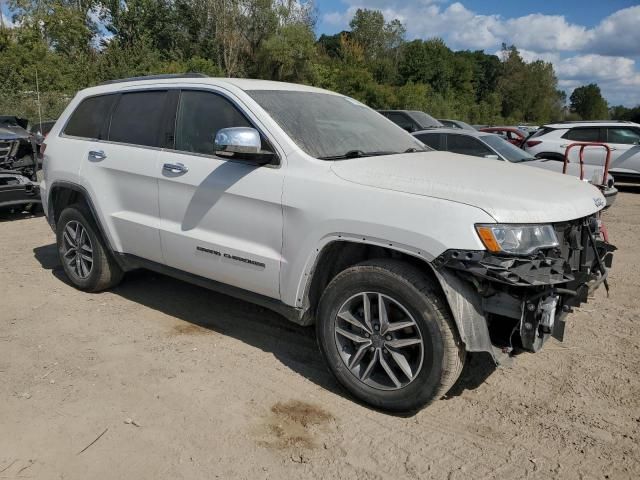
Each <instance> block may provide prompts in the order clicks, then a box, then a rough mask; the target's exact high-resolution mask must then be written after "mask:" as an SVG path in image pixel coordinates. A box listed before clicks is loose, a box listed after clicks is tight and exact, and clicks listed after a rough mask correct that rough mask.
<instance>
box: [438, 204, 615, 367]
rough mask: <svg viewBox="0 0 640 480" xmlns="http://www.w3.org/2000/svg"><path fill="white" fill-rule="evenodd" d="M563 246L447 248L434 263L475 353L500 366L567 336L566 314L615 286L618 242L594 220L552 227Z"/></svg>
mask: <svg viewBox="0 0 640 480" xmlns="http://www.w3.org/2000/svg"><path fill="white" fill-rule="evenodd" d="M553 227H554V229H555V232H556V235H557V238H558V240H559V245H558V246H557V247H553V248H548V249H543V250H539V251H537V252H535V253H534V254H531V255H528V256H511V255H505V254H502V255H500V254H495V253H490V252H488V251H468V250H447V251H446V252H444V253H443V254H442V255H440V256H439V257H438V258H436V259H435V260H434V262H433V266H434V267H435V271H436V275H437V276H438V277H439V279H440V283H441V284H442V286H443V289H444V292H445V294H446V296H447V299H448V301H449V304H450V306H451V309H452V312H453V314H454V317H455V319H456V322H457V324H458V329H459V331H460V336H461V338H462V341H463V342H464V343H465V345H466V348H467V350H468V351H487V352H489V353H491V354H492V356H493V358H494V359H495V360H496V362H497V363H503V361H504V360H505V359H506V357H508V356H509V355H510V354H511V353H512V352H517V351H522V350H524V351H529V352H537V351H539V350H540V348H542V345H543V344H544V342H545V341H546V340H547V339H548V338H549V337H554V338H556V339H558V340H560V341H562V340H563V338H564V327H565V321H566V318H567V315H568V314H569V313H570V312H571V311H572V308H573V307H577V306H579V305H580V304H582V303H584V302H586V301H587V299H588V296H589V294H590V293H591V292H593V291H594V290H595V289H596V288H598V287H599V286H601V285H603V286H604V287H605V288H606V289H607V291H608V288H609V287H608V284H607V275H608V272H609V268H610V267H611V262H612V259H613V251H615V249H616V248H615V247H614V246H613V245H611V244H609V243H608V242H606V241H605V240H604V235H603V234H602V232H601V228H600V222H599V220H598V219H597V218H596V217H595V216H592V217H587V218H583V219H578V220H575V221H570V222H564V223H558V224H554V225H553Z"/></svg>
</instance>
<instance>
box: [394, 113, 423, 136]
mask: <svg viewBox="0 0 640 480" xmlns="http://www.w3.org/2000/svg"><path fill="white" fill-rule="evenodd" d="M387 118H388V119H389V120H391V121H392V122H393V123H395V124H396V125H398V126H400V127H402V128H404V129H405V130H409V131H410V132H413V131H414V130H415V129H416V124H415V122H414V121H413V120H411V119H410V118H409V117H407V116H406V115H403V114H401V113H389V114H387Z"/></svg>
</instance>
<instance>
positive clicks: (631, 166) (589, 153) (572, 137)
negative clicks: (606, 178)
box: [523, 120, 640, 181]
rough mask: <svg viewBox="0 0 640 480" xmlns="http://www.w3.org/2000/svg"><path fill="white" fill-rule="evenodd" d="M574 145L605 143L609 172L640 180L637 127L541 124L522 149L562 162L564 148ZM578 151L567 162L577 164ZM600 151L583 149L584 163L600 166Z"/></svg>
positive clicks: (604, 123)
mask: <svg viewBox="0 0 640 480" xmlns="http://www.w3.org/2000/svg"><path fill="white" fill-rule="evenodd" d="M575 142H599V143H606V144H607V145H608V146H609V147H610V148H611V164H610V166H609V171H610V172H611V173H613V174H614V175H615V177H616V178H617V179H618V181H620V180H627V181H639V180H640V124H637V123H633V122H621V121H611V120H607V121H590V122H559V123H554V124H550V125H544V126H543V127H542V128H540V130H538V131H537V132H536V133H535V134H533V135H532V136H531V137H529V138H528V139H527V140H526V142H525V143H524V145H523V148H524V149H525V150H526V151H527V152H529V153H530V154H532V155H534V156H536V157H538V158H552V159H555V160H564V154H565V150H566V148H567V146H568V145H569V144H571V143H575ZM578 150H579V149H577V148H576V149H574V150H573V151H572V152H571V155H570V160H571V163H577V162H578V154H579V152H578ZM604 159H605V152H604V149H603V148H601V147H587V148H585V151H584V161H585V163H586V164H588V165H603V164H604Z"/></svg>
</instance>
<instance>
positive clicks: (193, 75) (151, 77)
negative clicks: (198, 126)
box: [100, 72, 208, 85]
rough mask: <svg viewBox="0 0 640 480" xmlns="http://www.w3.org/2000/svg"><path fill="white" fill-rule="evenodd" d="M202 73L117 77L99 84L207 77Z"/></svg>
mask: <svg viewBox="0 0 640 480" xmlns="http://www.w3.org/2000/svg"><path fill="white" fill-rule="evenodd" d="M207 77H208V75H205V74H204V73H195V72H193V73H167V74H162V75H144V76H142V77H129V78H118V79H116V80H107V81H106V82H102V83H101V84H100V85H111V84H112V83H124V82H139V81H142V80H166V79H169V78H207Z"/></svg>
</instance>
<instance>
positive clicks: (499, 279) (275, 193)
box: [42, 75, 615, 411]
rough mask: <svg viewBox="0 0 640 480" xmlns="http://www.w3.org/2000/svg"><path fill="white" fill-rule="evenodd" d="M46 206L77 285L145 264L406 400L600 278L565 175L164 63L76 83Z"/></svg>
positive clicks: (452, 377)
mask: <svg viewBox="0 0 640 480" xmlns="http://www.w3.org/2000/svg"><path fill="white" fill-rule="evenodd" d="M42 199H43V203H44V204H45V205H44V206H45V211H46V214H47V218H48V221H49V223H50V224H51V226H52V228H53V229H54V230H55V232H56V235H57V244H58V250H59V254H60V260H61V262H62V265H63V267H64V270H65V272H66V274H67V275H68V277H69V279H70V281H71V282H72V283H73V284H74V285H75V286H77V287H78V288H80V289H83V290H86V291H92V292H95V291H99V290H103V289H106V288H109V287H112V286H114V285H116V284H117V283H118V282H119V281H120V280H121V279H122V277H123V274H124V272H126V271H128V270H131V269H135V268H148V269H152V270H155V271H158V272H162V273H166V274H169V275H173V276H175V277H178V278H182V279H185V280H187V281H191V282H194V283H197V284H200V285H203V286H207V287H210V288H212V289H215V290H219V291H222V292H224V293H227V294H230V295H235V296H239V297H241V298H245V299H247V300H250V301H253V302H256V303H258V304H260V305H263V306H265V307H268V308H271V309H273V310H275V311H277V312H280V313H281V314H283V315H284V316H286V317H287V318H289V319H291V320H292V321H294V322H297V323H300V324H302V325H309V324H312V323H315V324H316V328H317V338H318V343H319V345H320V350H321V351H322V354H323V355H324V357H325V359H326V362H327V364H328V366H329V368H330V369H331V371H332V372H333V373H334V374H335V376H336V377H337V379H338V380H339V381H340V383H341V384H342V385H344V386H345V387H346V388H347V389H348V390H349V391H350V392H351V393H352V394H353V395H355V396H356V397H358V398H360V399H362V400H364V401H365V402H368V403H370V404H372V405H375V406H377V407H380V408H384V409H388V410H393V411H411V410H415V409H417V408H420V407H422V406H424V405H425V404H427V403H429V402H431V401H432V400H434V399H436V398H438V397H440V396H441V395H443V394H444V393H446V392H447V390H448V389H449V388H450V387H451V386H452V385H453V383H454V382H455V381H456V379H457V378H458V375H459V373H460V371H461V369H462V366H463V364H464V360H465V354H466V351H473V352H488V353H489V354H490V355H492V356H493V358H494V359H495V361H496V362H497V363H500V362H503V361H504V360H505V359H506V357H508V355H509V353H510V352H512V350H513V349H514V348H515V349H517V350H527V351H537V350H539V348H540V347H541V346H542V343H543V342H544V341H545V340H546V339H547V338H548V337H549V336H555V337H557V338H559V339H561V338H562V335H563V328H564V324H565V317H566V314H567V313H568V312H569V311H570V310H571V307H572V306H575V305H579V304H580V303H581V302H584V301H586V300H587V295H588V293H589V291H591V290H592V289H593V288H596V287H597V286H598V285H600V284H602V283H605V285H606V277H607V272H608V268H609V266H610V265H611V257H612V254H611V252H612V250H614V249H615V248H614V247H612V246H610V245H609V244H607V243H605V242H604V241H602V240H601V239H600V231H599V221H598V219H597V214H598V212H599V210H601V209H602V207H603V206H604V204H605V202H604V198H603V197H602V195H601V194H600V192H599V191H598V190H597V189H596V188H594V187H593V186H591V185H589V184H587V183H585V182H581V181H579V180H577V179H576V178H574V177H570V176H560V175H558V174H556V173H554V172H546V171H544V170H538V169H528V170H526V169H522V168H520V166H518V165H511V164H509V163H507V162H493V163H486V162H485V163H483V162H478V161H477V159H475V158H473V157H468V158H467V157H464V156H460V155H454V154H449V153H446V152H437V151H431V150H430V149H429V148H428V147H425V146H424V145H423V144H422V143H420V142H419V141H418V140H417V139H415V138H413V137H412V136H411V135H410V134H409V133H407V132H405V131H404V130H402V129H401V128H400V127H398V126H396V125H395V124H394V123H393V122H391V121H389V120H387V119H386V118H384V117H383V116H382V115H380V114H378V113H376V112H375V111H373V110H371V109H369V108H368V107H366V106H365V105H363V104H361V103H359V102H358V101H356V100H353V99H351V98H348V97H345V96H343V95H338V94H335V93H332V92H328V91H325V90H320V89H317V88H312V87H307V86H302V85H292V84H286V83H277V82H268V81H258V80H236V79H214V78H203V77H201V76H195V75H190V76H172V77H167V76H161V77H146V78H143V79H130V80H125V81H116V82H111V83H109V84H104V85H101V86H98V87H95V88H89V89H86V90H83V91H81V92H80V93H78V94H77V95H76V97H75V99H74V100H73V101H72V102H71V103H70V105H69V106H68V108H67V109H66V110H65V112H64V113H63V114H62V116H61V117H60V119H59V120H58V122H57V123H56V125H55V126H54V128H53V129H52V130H51V132H50V133H49V136H48V137H47V139H46V148H44V181H43V182H42Z"/></svg>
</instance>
